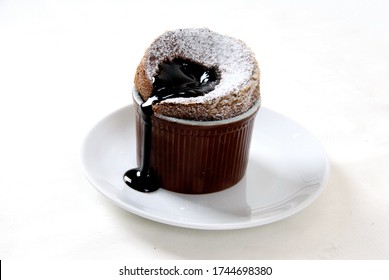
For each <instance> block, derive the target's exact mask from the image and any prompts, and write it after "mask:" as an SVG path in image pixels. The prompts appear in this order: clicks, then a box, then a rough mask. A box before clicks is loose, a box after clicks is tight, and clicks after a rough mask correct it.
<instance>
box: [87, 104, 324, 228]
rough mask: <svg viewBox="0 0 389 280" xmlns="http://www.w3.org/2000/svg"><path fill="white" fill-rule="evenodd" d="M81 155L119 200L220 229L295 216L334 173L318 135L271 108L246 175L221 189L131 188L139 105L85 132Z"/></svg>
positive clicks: (143, 212) (140, 211) (158, 216)
mask: <svg viewBox="0 0 389 280" xmlns="http://www.w3.org/2000/svg"><path fill="white" fill-rule="evenodd" d="M81 159H82V165H83V169H84V173H85V174H86V176H87V178H88V179H89V181H90V182H91V183H92V185H93V186H94V187H95V188H96V189H97V190H99V191H100V192H101V193H102V194H103V195H105V196H106V197H108V198H109V199H110V200H112V201H113V202H114V203H116V204H117V205H118V206H120V207H122V208H124V209H126V210H128V211H130V212H132V213H134V214H136V215H139V216H142V217H145V218H148V219H151V220H154V221H158V222H161V223H166V224H170V225H175V226H181V227H187V228H197V229H212V230H222V229H237V228H246V227H253V226H260V225H264V224H268V223H271V222H275V221H278V220H281V219H284V218H286V217H289V216H291V215H293V214H295V213H296V212H298V211H300V210H302V209H303V208H305V207H306V206H308V205H309V204H310V203H311V202H313V200H314V199H315V198H317V197H318V196H319V194H320V193H321V191H322V190H323V188H324V187H325V184H326V182H327V179H328V175H329V162H328V159H327V156H326V153H325V151H324V149H323V147H322V145H321V144H320V143H319V142H318V141H317V140H316V139H315V138H314V137H313V136H312V134H311V133H309V132H308V131H307V130H306V129H304V128H302V127H301V126H300V125H298V124H296V123H295V122H293V121H291V120H290V119H288V118H286V117H284V116H282V115H280V114H278V113H275V112H273V111H271V110H269V109H266V108H261V109H260V110H259V112H258V115H257V117H256V120H255V127H254V133H253V138H252V143H251V151H250V160H249V165H248V169H247V173H246V175H245V177H244V178H243V179H242V181H241V182H239V183H238V184H237V185H235V186H233V187H232V188H229V189H227V190H224V191H221V192H217V193H213V194H206V195H186V194H178V193H173V192H170V191H166V190H164V189H159V190H158V191H156V192H153V193H141V192H137V191H135V190H133V189H131V188H129V187H128V186H127V185H126V184H125V183H124V182H123V174H124V173H125V172H126V171H127V170H128V169H130V168H133V167H136V161H135V121H134V108H133V106H132V105H130V106H127V107H125V108H122V109H120V110H118V111H116V112H114V113H112V114H111V115H109V116H107V117H105V118H104V119H103V120H101V121H100V122H99V123H98V124H96V126H95V127H94V128H93V129H92V130H91V131H90V132H89V134H88V135H87V137H86V139H85V142H84V144H83V146H82V152H81Z"/></svg>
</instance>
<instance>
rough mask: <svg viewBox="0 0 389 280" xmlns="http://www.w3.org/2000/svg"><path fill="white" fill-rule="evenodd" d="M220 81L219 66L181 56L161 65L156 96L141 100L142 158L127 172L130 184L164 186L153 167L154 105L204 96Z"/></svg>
mask: <svg viewBox="0 0 389 280" xmlns="http://www.w3.org/2000/svg"><path fill="white" fill-rule="evenodd" d="M218 83H219V78H218V74H217V71H216V68H207V67H205V66H203V65H201V64H198V63H195V62H193V61H188V60H184V59H180V58H176V59H173V60H172V61H166V62H163V63H161V64H160V65H159V72H158V74H157V75H156V76H155V77H154V82H153V93H152V96H151V97H149V99H147V100H146V101H145V102H143V103H142V104H141V117H142V121H143V126H142V130H143V131H142V134H143V143H142V162H141V166H140V167H139V168H134V169H130V170H128V171H127V172H126V173H125V174H124V181H125V182H126V184H127V185H128V186H130V187H131V188H133V189H135V190H138V191H141V192H152V191H156V190H157V189H158V188H159V187H160V186H159V182H158V178H157V175H156V174H155V173H154V171H153V169H152V168H151V167H150V156H151V154H150V152H151V144H152V143H151V138H152V137H151V131H152V124H151V116H152V115H153V113H154V112H153V107H152V105H153V104H155V103H158V102H161V101H163V100H165V99H169V98H178V97H186V98H188V97H196V96H202V95H204V94H206V93H208V92H210V91H212V90H214V89H215V86H216V85H217V84H218Z"/></svg>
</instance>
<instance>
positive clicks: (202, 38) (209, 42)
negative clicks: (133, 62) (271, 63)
mask: <svg viewBox="0 0 389 280" xmlns="http://www.w3.org/2000/svg"><path fill="white" fill-rule="evenodd" d="M146 56H147V62H146V68H145V70H146V74H147V77H148V79H149V80H150V81H152V80H153V77H154V76H155V75H156V74H157V72H158V65H159V64H160V63H162V62H163V61H166V60H171V59H173V58H177V57H180V58H185V59H190V60H193V61H195V62H197V63H200V64H203V65H204V66H206V67H216V68H217V69H218V71H219V74H220V82H219V84H218V85H217V86H216V87H215V89H214V90H213V91H211V92H209V93H207V94H205V95H204V96H199V97H191V98H175V99H168V100H165V101H162V102H169V103H181V104H182V103H207V102H209V101H211V100H213V99H215V98H218V97H222V96H224V95H227V94H231V93H234V92H237V91H239V89H240V88H241V87H242V86H243V85H245V84H246V83H247V82H248V81H249V80H250V79H251V77H252V74H253V70H254V63H255V58H254V54H253V53H252V52H251V50H250V49H249V48H248V47H247V46H246V45H245V44H244V43H243V42H242V41H239V40H237V39H235V38H232V37H229V36H225V35H220V34H218V33H215V32H212V31H210V30H209V29H205V28H203V29H177V30H173V31H168V32H166V33H164V34H162V35H161V36H160V37H158V38H157V39H156V40H155V41H154V43H153V44H151V46H150V47H149V49H148V51H147V53H146Z"/></svg>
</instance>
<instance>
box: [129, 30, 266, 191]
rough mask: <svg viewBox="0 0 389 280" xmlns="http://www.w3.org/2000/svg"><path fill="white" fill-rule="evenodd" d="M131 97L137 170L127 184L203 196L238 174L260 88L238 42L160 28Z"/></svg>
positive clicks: (237, 178)
mask: <svg viewBox="0 0 389 280" xmlns="http://www.w3.org/2000/svg"><path fill="white" fill-rule="evenodd" d="M133 99H134V103H135V111H136V131H137V133H136V137H137V161H138V164H139V168H134V169H131V170H129V171H127V172H126V174H125V175H124V180H125V182H126V183H127V185H129V186H130V187H132V188H134V189H136V190H138V191H142V192H152V191H155V190H157V189H158V188H164V189H166V190H169V191H174V192H179V193H187V194H206V193H212V192H216V191H221V190H224V189H226V188H229V187H231V186H233V185H235V184H236V183H237V182H239V181H240V180H241V179H242V178H243V176H244V174H245V171H246V167H247V162H248V156H249V149H250V142H251V134H252V129H253V124H254V120H255V116H256V113H257V111H258V109H259V107H260V90H259V68H258V63H257V61H256V59H255V56H254V54H253V53H252V51H251V50H250V49H249V48H248V47H247V46H246V45H245V44H244V43H243V42H242V41H240V40H237V39H235V38H232V37H229V36H225V35H221V34H218V33H215V32H212V31H210V30H209V29H178V30H173V31H168V32H165V33H164V34H162V35H161V36H160V37H158V38H157V39H156V40H155V41H154V42H153V43H152V44H151V45H150V47H149V48H148V49H147V50H146V52H145V54H144V56H143V58H142V60H141V62H140V64H139V66H138V68H137V71H136V75H135V87H134V89H133Z"/></svg>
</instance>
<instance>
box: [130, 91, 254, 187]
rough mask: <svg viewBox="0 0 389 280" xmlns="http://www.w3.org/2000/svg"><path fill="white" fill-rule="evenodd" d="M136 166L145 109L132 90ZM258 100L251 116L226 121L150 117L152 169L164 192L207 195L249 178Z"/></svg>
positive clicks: (160, 116) (136, 93)
mask: <svg viewBox="0 0 389 280" xmlns="http://www.w3.org/2000/svg"><path fill="white" fill-rule="evenodd" d="M133 99H134V106H135V115H136V116H135V121H136V138H137V161H138V164H140V162H141V157H142V142H143V139H142V133H141V131H142V121H141V118H140V110H141V108H140V104H142V103H143V100H142V99H141V97H140V95H139V93H138V92H137V90H136V89H135V88H134V90H133ZM259 107H260V100H258V102H257V103H256V104H255V105H254V106H253V107H252V108H251V109H249V110H248V111H247V112H245V113H243V114H241V115H239V116H236V117H233V118H230V119H225V120H218V121H192V120H183V119H177V118H172V117H167V116H163V115H158V114H154V115H153V116H152V140H151V141H152V142H151V153H150V154H151V157H150V167H151V168H153V169H154V172H155V173H156V175H157V176H158V179H159V182H160V184H161V187H162V188H164V189H166V190H169V191H173V192H178V193H186V194H206V193H212V192H217V191H221V190H224V189H226V188H229V187H231V186H233V185H235V184H236V183H238V182H239V181H240V180H241V179H242V178H243V176H244V174H245V172H246V167H247V162H248V158H249V151H250V143H251V135H252V130H253V125H254V120H255V116H256V113H257V111H258V109H259Z"/></svg>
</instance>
